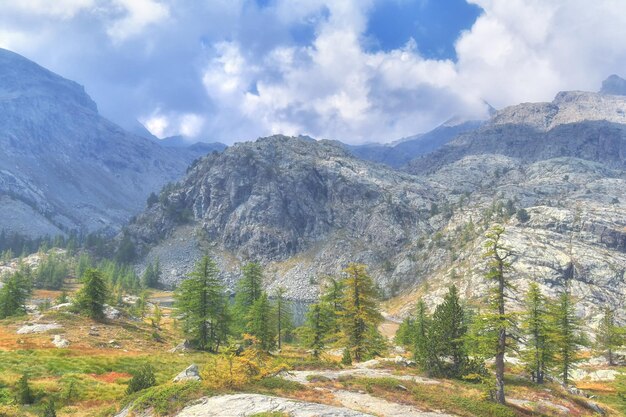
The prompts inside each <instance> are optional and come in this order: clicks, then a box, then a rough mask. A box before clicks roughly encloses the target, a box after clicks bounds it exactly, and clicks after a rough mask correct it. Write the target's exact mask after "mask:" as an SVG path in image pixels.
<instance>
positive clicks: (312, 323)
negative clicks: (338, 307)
mask: <svg viewBox="0 0 626 417" xmlns="http://www.w3.org/2000/svg"><path fill="white" fill-rule="evenodd" d="M332 315H333V311H332V307H331V306H330V305H328V304H326V303H324V302H319V303H315V304H311V305H310V306H309V310H308V311H307V313H306V321H305V323H304V326H303V328H302V330H301V336H302V340H303V342H304V345H305V346H306V347H307V348H308V349H311V352H312V354H313V356H314V357H315V358H318V357H319V356H320V354H321V353H322V352H323V351H324V348H325V347H326V343H327V339H328V333H329V330H331V327H332V322H331V320H330V317H332Z"/></svg>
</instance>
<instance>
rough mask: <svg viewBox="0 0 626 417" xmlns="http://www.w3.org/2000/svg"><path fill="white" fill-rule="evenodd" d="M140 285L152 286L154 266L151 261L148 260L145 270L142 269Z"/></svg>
mask: <svg viewBox="0 0 626 417" xmlns="http://www.w3.org/2000/svg"><path fill="white" fill-rule="evenodd" d="M141 285H143V287H144V288H154V267H153V266H152V262H148V265H147V266H146V269H145V271H143V275H142V276H141Z"/></svg>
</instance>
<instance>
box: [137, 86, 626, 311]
mask: <svg viewBox="0 0 626 417" xmlns="http://www.w3.org/2000/svg"><path fill="white" fill-rule="evenodd" d="M624 100H626V97H623V98H619V97H617V98H616V97H615V96H604V95H601V94H596V93H581V92H568V93H560V94H559V95H557V98H556V99H555V101H554V102H552V103H538V104H521V105H519V106H514V107H510V108H507V109H503V110H502V111H500V112H498V113H497V114H495V115H494V116H493V118H492V119H491V120H490V121H489V122H488V123H486V124H484V125H483V126H481V127H480V128H479V129H477V130H473V131H470V132H468V133H465V134H462V135H460V136H458V137H457V138H456V139H453V140H451V141H450V142H449V143H448V144H446V145H444V146H443V147H442V148H440V149H439V150H435V151H434V152H431V153H429V154H427V155H424V156H422V157H419V158H417V159H416V160H414V161H412V162H411V163H410V164H409V165H408V167H407V171H409V172H405V173H403V172H400V171H397V170H393V169H390V168H386V167H384V166H383V165H380V164H377V163H372V162H369V161H365V160H362V159H359V158H356V157H355V156H353V155H351V154H350V153H349V152H348V151H347V150H346V149H345V148H344V147H343V146H342V145H341V144H338V143H337V142H330V141H318V142H316V141H311V140H305V139H303V138H289V137H284V136H275V137H270V138H263V139H259V140H257V141H256V142H252V143H243V144H238V145H235V146H233V147H231V148H229V149H227V150H226V151H225V152H224V153H222V154H219V155H218V154H215V155H211V156H207V157H205V158H203V159H202V160H201V161H199V162H198V163H197V164H195V165H194V166H193V167H192V168H191V170H190V172H189V174H188V175H187V176H186V177H185V178H184V179H183V180H181V181H179V182H178V183H177V184H175V185H173V186H172V187H169V188H168V189H166V190H164V191H163V192H164V197H166V198H164V199H162V200H163V202H162V203H159V204H157V205H155V206H153V207H152V208H150V209H148V210H147V211H146V212H144V213H143V214H141V215H140V216H138V217H137V219H136V221H135V222H133V223H131V224H130V226H129V228H128V231H129V233H130V236H131V238H132V239H133V240H134V241H135V243H136V244H137V245H138V246H139V248H140V252H141V253H142V254H144V258H143V261H142V262H147V261H153V260H154V259H156V258H157V257H159V258H160V260H161V263H162V265H163V269H164V273H165V274H164V281H165V282H166V283H167V284H170V285H171V284H175V283H176V282H178V281H179V280H181V279H183V278H184V276H185V274H186V273H187V271H189V269H190V268H191V265H192V264H193V260H194V259H195V258H197V257H199V256H201V254H203V253H206V252H208V253H210V254H211V255H212V256H213V257H215V258H216V260H217V261H218V263H219V265H220V267H221V269H222V270H224V271H225V273H224V277H223V278H224V280H225V281H226V282H227V283H228V284H229V285H231V286H232V285H233V283H234V281H235V279H236V278H237V277H238V273H239V270H240V268H241V265H242V264H243V263H244V262H247V261H249V260H255V261H260V262H262V263H263V264H264V265H265V268H266V278H267V285H268V287H270V288H271V287H274V286H276V285H282V286H284V287H286V288H287V289H288V291H289V295H290V296H291V297H293V298H296V299H312V298H314V297H315V294H316V292H317V291H318V289H319V285H320V280H321V279H322V277H323V276H325V275H327V274H332V275H336V274H338V273H339V271H340V270H341V268H342V267H344V266H345V265H346V264H347V263H348V262H350V261H356V262H362V263H365V264H367V265H368V267H369V270H370V273H371V274H372V276H373V277H374V278H375V279H376V281H377V282H378V284H379V285H380V287H381V289H382V291H383V292H384V293H385V295H386V296H395V299H394V301H393V302H392V303H391V304H390V305H389V311H390V312H392V313H394V314H399V315H404V314H407V313H408V312H409V310H410V308H411V307H412V306H413V305H414V303H415V300H416V299H417V298H418V297H423V298H424V299H425V300H427V301H428V302H429V304H430V305H434V304H435V303H437V302H440V301H441V298H442V296H443V294H444V293H445V291H446V288H447V286H448V285H451V284H452V283H454V284H456V285H457V286H458V287H459V288H460V290H461V292H462V293H463V294H465V295H466V296H468V297H469V299H471V300H474V301H475V302H480V301H481V300H484V299H485V297H486V295H487V294H488V289H487V283H486V282H485V280H484V278H483V274H484V271H485V261H484V259H483V258H482V256H481V255H482V252H483V244H484V240H485V238H484V233H485V232H486V230H487V229H488V228H489V227H491V225H493V224H494V223H502V224H504V225H505V227H506V229H507V232H506V235H505V243H506V244H507V245H508V246H509V247H510V248H511V250H512V251H513V253H514V266H515V272H514V274H513V281H514V283H515V285H516V286H517V287H518V288H519V291H520V293H519V294H521V292H523V291H524V289H525V288H527V286H528V283H529V282H530V281H537V282H539V284H540V285H541V287H542V288H543V289H544V291H546V292H547V293H549V294H556V293H557V292H558V291H562V290H563V288H564V287H565V286H566V285H567V286H569V287H570V288H571V289H572V292H573V294H574V295H575V296H576V297H579V299H580V302H579V304H578V308H579V309H580V311H581V312H582V314H584V315H585V316H589V317H591V316H595V315H597V314H599V310H598V306H602V305H610V306H613V307H616V308H622V310H620V311H623V306H624V300H626V175H625V173H624V168H625V162H626V153H625V149H626V148H625V146H626V131H625V130H624V129H625V128H626V126H625V125H624V124H622V123H620V122H621V115H620V112H619V110H620V109H621V108H622V107H623V105H624ZM518 213H520V214H519V215H518ZM524 214H527V216H526V215H524ZM527 217H528V218H527ZM138 268H139V269H140V270H141V269H142V266H141V265H139V266H138ZM519 294H518V296H517V300H518V301H519V300H520V299H521V296H520V295H519ZM620 315H621V313H620Z"/></svg>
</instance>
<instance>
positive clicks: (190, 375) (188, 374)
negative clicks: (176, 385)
mask: <svg viewBox="0 0 626 417" xmlns="http://www.w3.org/2000/svg"><path fill="white" fill-rule="evenodd" d="M200 380H202V378H201V377H200V371H199V370H198V365H196V364H195V363H193V364H191V365H189V366H188V367H187V369H185V370H184V371H182V372H181V373H179V374H178V375H176V378H174V380H173V382H186V381H200Z"/></svg>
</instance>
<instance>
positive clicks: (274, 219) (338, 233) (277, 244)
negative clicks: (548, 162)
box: [129, 136, 436, 298]
mask: <svg viewBox="0 0 626 417" xmlns="http://www.w3.org/2000/svg"><path fill="white" fill-rule="evenodd" d="M435 197H436V195H435V194H434V193H433V191H432V190H431V189H430V187H429V186H428V185H426V184H425V183H424V182H423V181H422V180H420V179H419V178H416V177H413V176H411V175H407V174H403V173H399V172H396V171H392V170H390V169H386V168H384V167H382V166H378V165H373V164H370V163H367V162H365V161H361V160H358V159H355V158H353V157H351V156H350V155H349V154H348V153H347V152H345V151H344V150H343V149H341V147H339V146H337V145H335V144H333V143H331V142H328V141H321V142H316V141H311V140H306V139H300V138H288V137H284V136H275V137H270V138H264V139H259V140H258V141H256V142H253V143H243V144H237V145H235V146H232V147H231V148H229V149H227V150H226V151H225V152H224V153H223V154H220V155H210V156H207V157H206V158H204V159H203V160H202V161H200V162H199V163H198V164H197V165H196V166H194V167H193V168H192V169H191V171H190V172H189V175H188V176H187V177H186V178H185V179H184V180H183V181H181V182H180V183H178V184H177V185H176V186H174V187H173V188H172V189H170V190H168V193H167V198H166V201H165V202H164V203H161V204H158V205H155V206H154V207H153V208H151V209H150V210H148V211H146V212H145V213H144V214H142V215H140V216H139V217H138V218H137V220H136V222H135V223H133V224H131V225H130V227H129V231H130V233H131V235H132V236H133V238H134V239H135V240H136V242H137V243H138V244H139V246H142V247H144V248H146V249H148V250H150V249H151V250H152V251H155V252H157V253H158V254H159V256H166V257H167V256H168V255H167V254H166V253H164V252H166V251H167V248H169V247H174V246H179V245H183V246H192V247H193V248H197V249H195V250H193V249H191V248H190V249H187V250H186V252H187V259H189V255H188V254H189V253H190V252H191V251H192V250H193V252H192V253H198V254H201V253H203V252H204V251H205V250H210V251H211V252H212V254H213V255H214V257H216V258H218V262H219V263H220V266H221V267H222V269H223V270H225V271H227V272H232V274H233V275H234V276H237V275H238V268H239V266H240V264H241V262H244V261H247V260H256V261H261V262H263V263H264V264H265V265H266V266H267V268H268V269H267V271H268V274H269V277H271V278H273V279H272V281H278V282H280V281H281V280H282V281H285V282H286V283H287V287H289V289H290V291H292V292H293V294H292V295H298V297H299V298H311V297H314V296H315V292H316V290H317V285H316V284H315V282H314V281H315V280H316V279H317V278H318V277H320V276H322V275H324V274H335V273H337V271H339V270H340V269H341V268H342V267H343V266H345V265H346V264H347V263H348V262H349V261H357V262H365V263H368V264H371V265H381V264H382V263H383V261H384V260H386V259H388V258H389V257H392V256H394V255H395V254H396V253H397V252H398V251H400V250H401V249H402V248H403V247H405V246H406V245H407V244H408V243H409V242H410V241H411V239H412V238H413V237H414V236H415V235H419V234H421V233H426V232H427V231H430V230H432V228H431V226H430V224H429V223H428V216H427V214H426V213H427V212H428V210H429V209H430V206H431V203H432V201H434V199H435ZM183 222H186V224H181V223H183ZM181 230H186V232H185V233H183V234H181V233H179V231H181ZM157 242H159V244H158V245H157V246H156V247H153V244H154V243H157ZM185 242H187V243H185ZM188 242H193V243H192V244H191V245H189V243H188ZM150 256H153V255H152V254H151V253H148V257H150ZM172 256H173V255H172ZM294 256H298V259H301V261H300V262H298V263H294V262H287V260H289V259H290V258H292V257H294ZM160 259H161V262H162V265H163V270H164V271H166V272H167V271H168V270H169V271H173V270H176V274H177V275H170V276H166V277H164V278H165V280H166V282H167V283H175V282H177V281H178V280H180V279H181V278H182V277H184V274H186V273H187V272H188V271H189V268H190V267H191V266H192V265H191V262H190V264H189V265H186V266H185V267H184V268H170V269H168V266H167V258H166V259H164V258H163V257H160ZM227 275H228V274H227ZM225 279H227V280H229V279H231V278H229V276H226V277H225Z"/></svg>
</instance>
